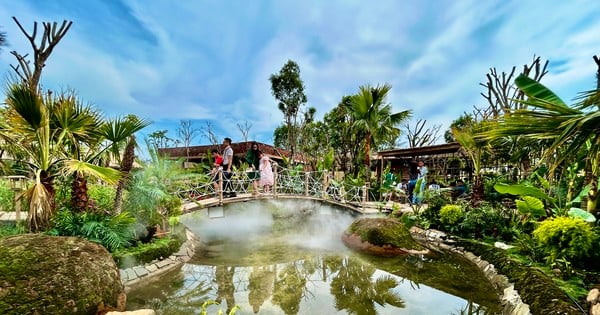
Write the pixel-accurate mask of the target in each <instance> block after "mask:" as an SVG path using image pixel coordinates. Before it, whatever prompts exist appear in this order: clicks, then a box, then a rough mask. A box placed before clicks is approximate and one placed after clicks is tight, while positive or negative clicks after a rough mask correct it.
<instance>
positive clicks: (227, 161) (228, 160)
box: [223, 138, 236, 198]
mask: <svg viewBox="0 0 600 315" xmlns="http://www.w3.org/2000/svg"><path fill="white" fill-rule="evenodd" d="M223 145H225V149H224V150H223V180H224V181H225V185H224V186H225V187H224V188H223V195H224V197H225V198H228V197H235V196H236V193H235V191H234V190H233V185H232V184H231V176H232V173H231V172H232V170H233V169H232V164H233V149H232V148H231V138H225V139H224V140H223Z"/></svg>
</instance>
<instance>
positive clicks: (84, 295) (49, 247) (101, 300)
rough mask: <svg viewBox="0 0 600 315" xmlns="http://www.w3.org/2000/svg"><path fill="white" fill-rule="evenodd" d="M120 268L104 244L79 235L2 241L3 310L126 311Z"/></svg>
mask: <svg viewBox="0 0 600 315" xmlns="http://www.w3.org/2000/svg"><path fill="white" fill-rule="evenodd" d="M125 300H126V295H125V291H124V288H123V285H122V284H121V279H120V276H119V269H118V268H117V266H116V264H115V262H114V261H113V259H112V257H111V255H110V253H109V252H108V251H107V250H106V249H105V248H104V247H102V246H101V245H98V244H95V243H92V242H89V241H87V240H84V239H81V238H76V237H60V236H47V235H41V234H25V235H18V236H13V237H8V238H4V239H0V314H19V315H20V314H96V313H97V312H98V311H99V310H100V311H102V310H106V309H116V310H124V308H125Z"/></svg>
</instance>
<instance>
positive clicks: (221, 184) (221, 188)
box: [218, 170, 223, 203]
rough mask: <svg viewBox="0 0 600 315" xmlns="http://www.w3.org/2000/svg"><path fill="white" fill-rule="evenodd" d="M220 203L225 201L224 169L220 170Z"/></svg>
mask: <svg viewBox="0 0 600 315" xmlns="http://www.w3.org/2000/svg"><path fill="white" fill-rule="evenodd" d="M218 196H219V203H223V170H219V193H218Z"/></svg>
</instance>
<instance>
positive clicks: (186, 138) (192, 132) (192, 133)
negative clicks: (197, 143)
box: [177, 120, 200, 162]
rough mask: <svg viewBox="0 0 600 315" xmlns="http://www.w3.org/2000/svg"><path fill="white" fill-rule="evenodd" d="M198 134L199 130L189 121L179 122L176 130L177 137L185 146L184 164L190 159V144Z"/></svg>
mask: <svg viewBox="0 0 600 315" xmlns="http://www.w3.org/2000/svg"><path fill="white" fill-rule="evenodd" d="M199 134H200V129H197V128H194V127H193V126H192V121H191V120H181V121H180V122H179V127H178V128H177V135H178V136H179V139H181V141H182V142H183V145H184V146H185V156H186V162H187V161H189V159H190V144H191V143H192V140H194V139H195V138H196V137H197V136H198V135H199Z"/></svg>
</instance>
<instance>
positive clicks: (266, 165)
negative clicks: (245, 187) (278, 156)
mask: <svg viewBox="0 0 600 315" xmlns="http://www.w3.org/2000/svg"><path fill="white" fill-rule="evenodd" d="M259 157H260V167H259V169H260V180H259V183H258V184H259V185H260V186H261V187H263V192H264V193H265V194H268V193H270V192H271V187H272V186H273V184H274V181H275V179H274V178H273V166H272V165H271V160H270V159H269V157H268V156H266V155H265V154H264V153H263V152H260V151H259Z"/></svg>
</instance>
